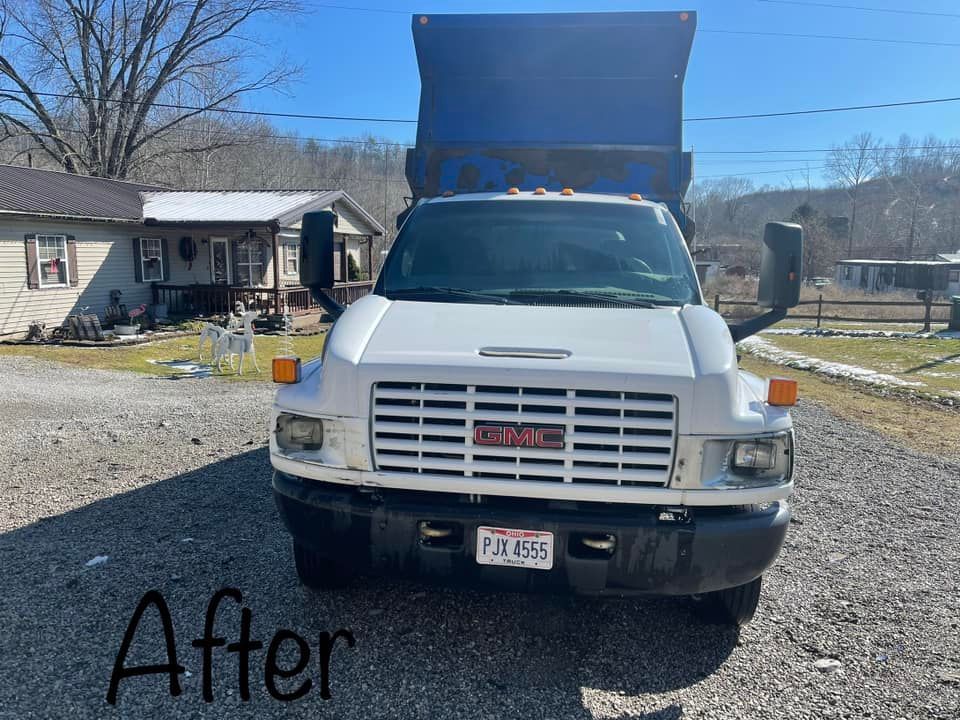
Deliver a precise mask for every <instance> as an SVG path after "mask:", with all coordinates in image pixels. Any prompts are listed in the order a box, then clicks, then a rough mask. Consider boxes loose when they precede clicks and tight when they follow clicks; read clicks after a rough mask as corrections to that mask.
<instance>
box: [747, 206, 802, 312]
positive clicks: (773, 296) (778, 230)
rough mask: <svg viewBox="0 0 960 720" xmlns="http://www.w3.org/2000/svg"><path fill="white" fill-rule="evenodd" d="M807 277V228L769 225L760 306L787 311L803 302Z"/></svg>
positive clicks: (784, 224)
mask: <svg viewBox="0 0 960 720" xmlns="http://www.w3.org/2000/svg"><path fill="white" fill-rule="evenodd" d="M802 276H803V228H802V227H800V226H799V225H796V224H794V223H785V222H771V223H767V226H766V228H764V231H763V249H762V254H761V256H760V284H759V288H758V290H757V305H759V306H760V307H766V308H774V309H779V310H786V309H787V308H792V307H796V306H797V304H798V303H799V302H800V279H801V277H802Z"/></svg>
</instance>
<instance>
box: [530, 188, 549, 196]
mask: <svg viewBox="0 0 960 720" xmlns="http://www.w3.org/2000/svg"><path fill="white" fill-rule="evenodd" d="M533 194H534V195H546V194H547V189H546V188H542V187H539V188H537V189H536V190H534V191H533Z"/></svg>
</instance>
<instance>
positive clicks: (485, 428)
mask: <svg viewBox="0 0 960 720" xmlns="http://www.w3.org/2000/svg"><path fill="white" fill-rule="evenodd" d="M473 442H474V443H475V444H477V445H505V446H507V447H537V448H552V449H557V450H562V449H563V428H552V427H533V426H530V425H477V426H476V427H475V428H474V429H473Z"/></svg>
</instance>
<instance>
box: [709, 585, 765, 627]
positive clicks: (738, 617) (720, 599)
mask: <svg viewBox="0 0 960 720" xmlns="http://www.w3.org/2000/svg"><path fill="white" fill-rule="evenodd" d="M762 580H763V578H762V577H758V578H757V579H756V580H751V581H750V582H748V583H746V584H745V585H737V586H736V587H732V588H727V589H725V590H716V591H714V592H711V593H706V594H705V595H701V596H699V597H698V598H697V600H698V602H697V607H698V610H699V612H700V614H701V615H702V616H703V618H704V619H705V620H706V621H707V622H710V623H715V624H718V625H732V626H735V627H740V626H741V625H746V624H747V623H748V622H750V621H751V620H752V619H753V615H754V613H756V611H757V605H759V603H760V585H761V581H762Z"/></svg>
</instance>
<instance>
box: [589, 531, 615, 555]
mask: <svg viewBox="0 0 960 720" xmlns="http://www.w3.org/2000/svg"><path fill="white" fill-rule="evenodd" d="M580 542H582V543H583V544H584V545H585V546H586V547H588V548H590V549H591V550H603V551H605V552H610V553H612V552H613V549H614V548H615V547H616V545H617V539H616V538H615V537H614V536H613V535H607V534H603V535H584V536H583V537H582V538H580Z"/></svg>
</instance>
